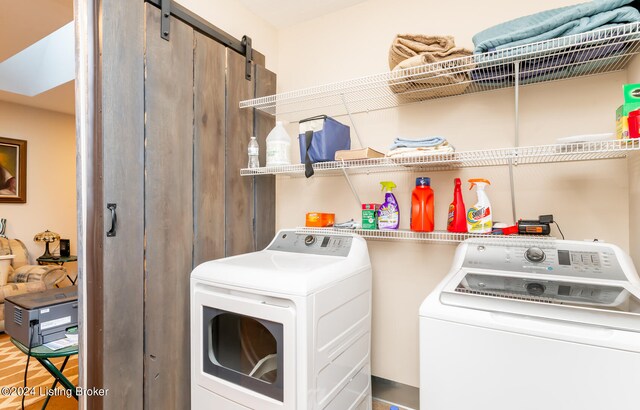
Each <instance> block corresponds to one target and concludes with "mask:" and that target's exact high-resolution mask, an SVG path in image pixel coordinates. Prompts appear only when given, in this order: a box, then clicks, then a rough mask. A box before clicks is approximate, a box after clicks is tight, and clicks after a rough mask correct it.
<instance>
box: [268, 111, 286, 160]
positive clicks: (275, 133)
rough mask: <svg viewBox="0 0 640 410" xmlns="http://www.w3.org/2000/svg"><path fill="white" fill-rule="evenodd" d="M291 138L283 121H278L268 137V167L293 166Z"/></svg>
mask: <svg viewBox="0 0 640 410" xmlns="http://www.w3.org/2000/svg"><path fill="white" fill-rule="evenodd" d="M290 146H291V137H290V136H289V134H287V130H285V129H284V126H283V125H282V121H277V122H276V126H275V127H273V129H272V130H271V132H269V135H267V166H268V167H270V166H274V165H289V164H291V152H290V151H291V150H290Z"/></svg>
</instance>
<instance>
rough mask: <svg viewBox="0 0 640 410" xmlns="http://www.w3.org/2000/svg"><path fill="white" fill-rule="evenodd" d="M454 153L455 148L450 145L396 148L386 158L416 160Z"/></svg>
mask: <svg viewBox="0 0 640 410" xmlns="http://www.w3.org/2000/svg"><path fill="white" fill-rule="evenodd" d="M453 152H455V148H454V147H453V146H452V145H449V144H448V143H444V144H442V145H440V146H437V147H416V148H396V149H392V150H391V151H389V152H387V153H386V154H385V156H386V157H387V158H407V157H411V158H415V157H424V156H432V155H438V154H450V153H453Z"/></svg>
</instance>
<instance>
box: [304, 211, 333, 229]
mask: <svg viewBox="0 0 640 410" xmlns="http://www.w3.org/2000/svg"><path fill="white" fill-rule="evenodd" d="M335 221H336V214H328V213H324V212H308V213H307V218H306V220H305V223H304V226H306V227H309V228H326V227H328V226H333V224H334V223H335Z"/></svg>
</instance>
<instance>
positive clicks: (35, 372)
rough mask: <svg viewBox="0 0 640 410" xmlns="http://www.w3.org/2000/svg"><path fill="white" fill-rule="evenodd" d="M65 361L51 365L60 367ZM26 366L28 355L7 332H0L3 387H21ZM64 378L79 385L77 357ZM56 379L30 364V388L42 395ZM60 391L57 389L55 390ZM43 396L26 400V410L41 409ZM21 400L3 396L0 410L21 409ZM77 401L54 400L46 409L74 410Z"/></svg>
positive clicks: (57, 361)
mask: <svg viewBox="0 0 640 410" xmlns="http://www.w3.org/2000/svg"><path fill="white" fill-rule="evenodd" d="M61 361H62V359H53V360H52V363H54V364H55V365H56V366H58V367H60V365H61ZM26 364H27V356H26V355H25V354H24V353H22V352H21V351H20V350H18V349H17V348H16V347H15V346H14V345H13V343H11V341H10V339H9V336H8V335H7V334H6V333H0V387H3V388H5V387H8V388H22V386H23V381H24V367H25V365H26ZM64 375H65V376H66V377H67V378H68V379H69V380H70V381H71V383H74V384H77V382H78V356H77V355H76V356H72V357H71V358H70V359H69V362H68V363H67V367H66V368H65V370H64ZM52 384H53V377H52V376H51V375H50V374H49V372H47V371H46V370H45V369H44V368H43V367H42V365H40V363H38V362H37V361H36V360H30V361H29V372H28V378H27V386H28V387H29V388H35V389H36V392H40V391H42V390H43V389H45V388H49V387H51V385H52ZM56 388H58V387H56ZM43 400H44V395H40V394H37V393H36V395H33V396H27V397H26V398H25V409H40V408H41V407H42V402H43ZM21 401H22V397H21V396H17V395H0V409H12V410H15V409H20V408H21ZM77 408H78V402H77V401H76V400H75V399H74V398H73V397H71V398H67V397H65V396H57V397H54V398H52V399H51V400H50V401H49V404H48V405H47V410H71V409H77Z"/></svg>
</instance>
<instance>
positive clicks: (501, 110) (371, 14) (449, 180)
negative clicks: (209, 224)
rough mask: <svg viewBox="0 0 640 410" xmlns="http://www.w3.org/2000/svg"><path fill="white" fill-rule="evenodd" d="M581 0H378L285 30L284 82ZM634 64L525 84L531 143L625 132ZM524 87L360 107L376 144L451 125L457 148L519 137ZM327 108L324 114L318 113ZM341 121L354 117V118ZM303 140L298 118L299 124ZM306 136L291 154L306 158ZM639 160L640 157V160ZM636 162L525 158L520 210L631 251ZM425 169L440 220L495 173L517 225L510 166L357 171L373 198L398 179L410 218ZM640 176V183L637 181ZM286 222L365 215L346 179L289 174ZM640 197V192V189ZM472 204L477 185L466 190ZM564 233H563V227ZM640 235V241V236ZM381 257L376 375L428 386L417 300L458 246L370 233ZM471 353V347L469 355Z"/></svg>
mask: <svg viewBox="0 0 640 410" xmlns="http://www.w3.org/2000/svg"><path fill="white" fill-rule="evenodd" d="M574 3H576V1H569V0H566V1H560V0H555V1H550V0H546V1H540V2H507V1H504V0H491V1H485V2H476V1H470V0H462V1H458V2H455V3H451V4H447V6H446V7H447V10H448V12H447V13H445V12H444V11H443V9H444V8H443V6H442V3H439V2H433V1H427V2H425V1H418V0H415V1H414V0H404V1H396V2H388V1H384V0H371V1H368V2H365V3H361V4H358V5H355V6H353V7H350V8H348V9H345V10H343V11H340V12H337V13H333V14H330V15H327V16H323V17H321V18H318V19H316V20H313V21H309V22H305V23H303V24H299V25H296V26H293V27H290V28H286V29H283V30H280V31H279V32H278V50H279V56H278V63H279V66H278V70H277V73H278V91H279V92H284V91H289V90H292V89H296V88H300V87H308V86H313V85H317V84H322V83H326V82H332V81H339V80H345V79H349V78H353V77H358V76H362V75H366V74H374V73H377V72H384V71H386V70H388V66H387V52H388V48H389V45H390V42H391V40H392V38H393V36H394V35H395V34H396V33H405V32H408V33H425V34H451V35H454V36H455V38H456V40H457V43H458V44H460V45H464V46H468V47H471V45H472V42H471V37H472V35H473V34H474V33H476V32H478V31H480V30H482V29H484V28H486V27H488V26H490V25H492V24H495V23H498V22H501V21H505V20H507V19H509V18H513V17H517V16H521V15H524V14H527V13H530V12H535V11H540V10H544V9H548V8H552V7H557V6H562V5H567V4H574ZM625 82H627V74H626V73H624V72H620V73H613V74H608V75H602V76H597V77H591V78H583V79H576V80H570V81H562V82H557V83H552V84H543V85H537V86H531V87H524V88H523V89H522V90H521V100H520V104H521V105H520V114H521V116H520V126H521V127H520V131H521V145H537V144H547V143H554V142H555V140H556V138H559V137H564V136H569V135H576V134H585V133H600V132H608V131H611V132H612V131H613V130H614V114H615V109H616V107H617V106H618V105H619V102H620V100H621V98H622V92H621V85H622V84H623V83H625ZM513 97H514V96H513V90H500V91H494V92H490V93H484V94H477V95H469V96H463V97H454V98H449V99H444V100H439V101H431V102H426V103H422V104H416V105H412V106H405V107H402V108H400V109H392V110H386V111H381V112H375V113H370V114H359V115H356V116H355V122H356V124H357V126H358V129H359V131H360V134H361V136H362V138H363V140H364V141H365V144H366V145H369V146H372V147H374V148H377V149H381V150H383V151H386V150H387V147H388V146H389V145H390V143H391V141H392V139H393V138H394V137H396V136H399V135H402V136H406V137H420V136H432V135H443V136H445V137H446V138H448V139H449V141H450V142H451V143H452V144H453V145H454V146H455V147H456V148H457V149H458V150H468V149H481V148H498V147H505V146H510V145H511V144H512V143H513V135H514V103H513ZM317 114H320V112H318V113H317ZM340 120H341V121H343V122H345V123H348V118H346V117H342V118H341V119H340ZM288 130H289V133H290V134H291V136H292V137H294V138H295V136H296V133H297V130H296V124H292V125H289V126H288ZM297 150H298V147H297V143H295V139H294V144H293V147H292V158H295V159H297V158H299V154H298V151H297ZM637 168H638V167H636V169H637ZM628 175H629V172H628V169H627V163H626V161H624V160H605V161H596V162H585V163H567V164H547V165H535V166H531V165H528V166H520V167H518V168H517V169H516V170H515V182H516V200H517V210H518V217H522V218H534V217H537V216H538V215H539V214H544V213H553V214H554V216H555V218H556V220H557V221H558V222H559V223H560V226H561V228H562V230H563V231H564V233H565V235H566V236H567V238H568V239H577V240H582V239H591V238H598V239H601V240H606V241H611V242H613V243H616V244H618V245H620V246H621V247H622V248H623V249H626V250H629V214H630V209H629V177H628ZM416 176H429V177H431V178H432V186H433V188H434V191H435V196H436V214H435V216H436V229H444V228H445V223H446V211H447V208H448V205H449V203H450V202H451V200H452V197H453V178H455V177H460V178H462V179H463V180H466V179H468V178H471V177H485V178H488V179H490V180H491V182H492V186H491V187H490V188H489V190H488V194H489V197H490V199H491V201H492V204H493V207H494V215H495V216H494V217H495V219H497V220H499V221H504V222H508V223H511V222H513V221H512V217H511V202H510V196H509V182H508V168H506V167H492V168H470V169H463V170H460V171H456V172H427V173H415V172H406V173H389V174H371V175H358V176H355V177H353V182H354V185H355V187H356V189H357V190H358V193H359V195H360V198H361V200H362V201H363V202H381V201H382V198H383V196H382V194H381V193H380V188H379V185H378V182H379V181H381V180H387V179H390V180H393V181H394V182H395V183H396V184H397V185H398V189H397V190H396V192H395V193H396V196H397V198H398V200H399V202H400V208H401V228H405V229H406V228H408V222H409V213H408V212H409V205H410V199H409V198H410V192H411V190H412V189H413V185H414V180H415V177H416ZM635 185H636V186H637V185H638V184H637V182H636V184H635ZM277 193H278V195H277V198H278V203H277V227H278V228H285V227H295V226H301V225H303V224H304V215H305V212H308V211H324V212H335V213H336V217H337V219H338V220H340V221H342V220H347V219H349V218H356V219H358V218H359V217H360V210H359V208H358V204H357V202H356V201H355V200H354V197H353V196H352V195H351V192H350V190H349V188H348V186H347V184H346V183H345V181H344V179H343V178H340V177H325V178H315V177H314V178H311V179H310V180H305V179H303V178H302V179H290V178H287V177H281V178H278V183H277ZM635 195H636V202H639V200H638V198H637V197H638V196H640V194H638V193H637V188H636V194H635ZM464 198H465V202H466V205H467V206H469V205H471V204H472V203H473V201H474V200H475V197H474V194H473V193H471V192H469V191H465V193H464ZM554 234H555V235H558V233H557V231H554ZM637 243H638V242H636V246H637ZM369 247H370V252H371V259H372V263H373V269H374V272H373V276H374V283H373V285H374V295H373V304H374V307H373V309H374V311H373V342H372V348H373V373H374V374H375V375H377V376H381V377H384V378H388V379H392V380H396V381H399V382H402V383H407V384H410V385H414V386H417V385H418V383H419V378H418V377H419V376H418V307H419V305H420V303H421V302H422V300H423V299H424V298H425V297H426V296H427V295H428V293H429V292H430V291H431V290H432V289H433V287H434V286H435V285H436V284H437V283H438V281H439V280H441V279H442V277H443V276H444V275H445V274H446V273H447V270H448V269H449V266H450V263H451V258H452V256H453V252H454V249H455V247H454V246H450V245H430V244H416V243H407V242H374V241H369ZM462 353H463V352H461V354H462Z"/></svg>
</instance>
